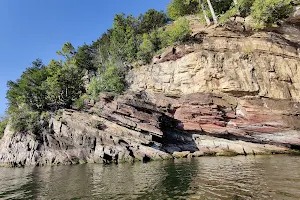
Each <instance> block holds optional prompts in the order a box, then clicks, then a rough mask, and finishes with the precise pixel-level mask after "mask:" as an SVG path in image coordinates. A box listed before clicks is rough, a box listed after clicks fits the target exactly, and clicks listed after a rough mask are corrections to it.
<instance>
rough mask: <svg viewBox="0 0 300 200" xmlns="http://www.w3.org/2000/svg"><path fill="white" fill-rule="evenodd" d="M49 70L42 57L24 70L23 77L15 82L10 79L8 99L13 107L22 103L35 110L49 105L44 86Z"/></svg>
mask: <svg viewBox="0 0 300 200" xmlns="http://www.w3.org/2000/svg"><path fill="white" fill-rule="evenodd" d="M47 75H48V74H47V71H46V68H45V66H44V65H43V63H42V61H41V60H40V59H37V60H36V61H34V62H33V63H32V67H29V68H27V69H26V70H25V72H23V74H22V75H21V77H20V78H19V79H18V80H17V81H15V82H13V81H8V83H7V85H8V91H7V95H6V97H7V99H8V103H9V105H10V106H12V107H18V106H19V105H20V104H23V103H25V104H27V105H28V106H29V107H31V108H32V109H35V110H43V109H45V108H46V107H47V102H46V101H45V98H46V91H45V90H44V88H42V83H43V81H45V80H46V78H47Z"/></svg>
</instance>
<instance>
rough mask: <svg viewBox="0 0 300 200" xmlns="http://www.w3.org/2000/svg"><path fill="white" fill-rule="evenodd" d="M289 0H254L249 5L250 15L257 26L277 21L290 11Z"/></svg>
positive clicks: (291, 7)
mask: <svg viewBox="0 0 300 200" xmlns="http://www.w3.org/2000/svg"><path fill="white" fill-rule="evenodd" d="M292 9H293V6H292V4H291V0H255V1H254V3H253V5H252V7H251V16H252V17H253V18H254V19H255V20H256V21H257V23H258V26H259V27H264V26H265V25H266V24H272V23H275V22H278V20H280V19H283V18H286V17H288V15H289V14H290V13H291V12H292Z"/></svg>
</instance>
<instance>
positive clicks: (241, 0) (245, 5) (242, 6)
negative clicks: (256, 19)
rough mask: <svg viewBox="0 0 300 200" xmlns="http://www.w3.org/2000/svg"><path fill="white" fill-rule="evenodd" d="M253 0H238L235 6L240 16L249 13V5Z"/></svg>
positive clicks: (250, 5) (245, 15)
mask: <svg viewBox="0 0 300 200" xmlns="http://www.w3.org/2000/svg"><path fill="white" fill-rule="evenodd" d="M254 1H255V0H238V1H237V3H238V5H237V8H238V10H239V12H240V15H241V16H242V17H247V16H249V15H250V14H251V7H252V5H253V3H254Z"/></svg>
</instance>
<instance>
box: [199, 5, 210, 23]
mask: <svg viewBox="0 0 300 200" xmlns="http://www.w3.org/2000/svg"><path fill="white" fill-rule="evenodd" d="M199 4H200V6H201V9H202V12H203V15H204V18H205V20H206V23H207V25H208V26H209V25H210V19H209V18H208V16H207V13H206V9H205V6H204V4H203V0H199Z"/></svg>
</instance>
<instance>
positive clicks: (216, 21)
mask: <svg viewBox="0 0 300 200" xmlns="http://www.w3.org/2000/svg"><path fill="white" fill-rule="evenodd" d="M207 3H208V6H209V9H210V12H211V14H212V16H213V19H214V22H215V24H217V23H218V18H217V16H216V14H215V10H214V8H213V6H212V5H211V2H210V0H207Z"/></svg>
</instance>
